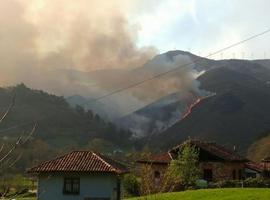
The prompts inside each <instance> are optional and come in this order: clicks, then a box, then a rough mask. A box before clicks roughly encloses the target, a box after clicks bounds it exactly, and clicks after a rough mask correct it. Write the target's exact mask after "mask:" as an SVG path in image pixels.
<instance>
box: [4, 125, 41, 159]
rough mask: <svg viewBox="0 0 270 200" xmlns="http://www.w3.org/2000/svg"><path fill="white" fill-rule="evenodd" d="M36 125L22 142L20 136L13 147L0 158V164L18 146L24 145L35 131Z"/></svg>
mask: <svg viewBox="0 0 270 200" xmlns="http://www.w3.org/2000/svg"><path fill="white" fill-rule="evenodd" d="M36 127H37V124H35V125H34V126H33V128H32V130H31V132H30V133H29V134H28V135H27V137H26V139H25V140H24V141H22V136H20V137H19V138H18V139H17V141H16V142H15V144H14V146H13V147H12V148H11V149H10V150H9V151H8V152H7V153H6V154H5V155H4V156H3V157H2V158H0V164H1V163H2V162H3V161H4V160H6V159H7V158H8V157H9V156H10V155H11V154H12V152H13V151H14V150H15V149H16V148H18V147H19V146H22V145H24V144H25V143H26V142H27V141H28V140H29V139H30V138H31V137H32V135H33V134H34V132H35V130H36Z"/></svg>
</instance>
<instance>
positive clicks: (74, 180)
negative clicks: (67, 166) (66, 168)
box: [63, 177, 80, 195]
mask: <svg viewBox="0 0 270 200" xmlns="http://www.w3.org/2000/svg"><path fill="white" fill-rule="evenodd" d="M68 181H70V184H71V185H70V187H71V191H68V190H67V182H68ZM75 184H76V185H77V189H76V190H75V188H76V187H75V186H74V185H75ZM63 194H65V195H80V178H79V177H64V186H63Z"/></svg>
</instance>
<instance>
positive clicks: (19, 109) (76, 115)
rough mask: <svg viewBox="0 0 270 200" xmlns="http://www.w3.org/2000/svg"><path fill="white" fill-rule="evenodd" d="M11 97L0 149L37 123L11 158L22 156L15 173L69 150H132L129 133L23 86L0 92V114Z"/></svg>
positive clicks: (87, 112) (109, 151) (2, 130)
mask: <svg viewBox="0 0 270 200" xmlns="http://www.w3.org/2000/svg"><path fill="white" fill-rule="evenodd" d="M14 95H16V96H15V105H14V107H13V109H12V110H11V112H10V114H9V115H8V117H7V118H6V120H5V121H4V122H3V123H1V125H0V145H2V144H5V151H8V149H9V148H11V146H12V145H14V143H15V141H16V140H17V138H18V137H19V136H23V137H26V136H27V134H28V133H29V132H30V130H31V129H32V127H33V126H34V124H35V123H37V129H36V131H35V133H34V135H33V136H32V138H31V139H30V140H29V141H28V142H27V143H26V144H25V145H24V146H23V147H21V148H20V149H17V151H16V152H15V155H14V157H16V153H17V155H20V154H22V158H21V159H20V160H19V162H18V163H17V166H15V168H16V169H20V170H21V171H24V170H25V169H26V168H27V167H30V166H31V165H32V164H33V163H36V162H38V161H40V160H44V159H48V158H51V157H53V156H55V155H56V154H61V153H64V152H65V151H68V150H71V149H88V150H96V151H100V152H104V153H112V152H113V151H114V150H119V149H123V150H126V149H129V148H132V146H131V145H130V140H129V137H130V133H129V132H126V131H123V130H119V129H117V128H116V127H115V126H114V124H112V123H110V122H106V121H104V120H103V119H101V118H100V117H99V116H98V115H96V114H94V113H93V112H91V111H90V110H88V111H85V110H84V109H83V108H82V107H79V106H77V107H75V108H73V107H71V106H70V105H69V104H68V103H67V102H66V100H65V99H64V98H63V97H59V96H55V95H51V94H48V93H46V92H43V91H40V90H32V89H30V88H27V87H26V86H25V85H24V84H20V85H18V86H16V87H9V88H0V113H4V112H5V110H6V109H7V107H8V106H9V104H10V103H11V100H12V98H13V96H14ZM1 153H4V151H3V152H1Z"/></svg>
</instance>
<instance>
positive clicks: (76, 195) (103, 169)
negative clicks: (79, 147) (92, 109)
mask: <svg viewBox="0 0 270 200" xmlns="http://www.w3.org/2000/svg"><path fill="white" fill-rule="evenodd" d="M28 172H29V173H33V174H36V175H37V176H38V194H37V196H38V200H69V199H72V200H119V199H120V196H121V194H120V192H121V182H120V181H121V179H120V178H121V175H122V174H124V173H126V172H127V169H126V168H125V167H124V166H123V165H122V164H120V163H118V162H116V161H114V160H112V159H109V158H107V157H105V156H103V155H100V154H96V153H93V152H89V151H73V152H71V153H68V154H66V155H63V156H61V157H58V158H55V159H53V160H50V161H46V162H42V163H40V164H39V165H37V166H35V167H33V168H31V169H30V170H29V171H28Z"/></svg>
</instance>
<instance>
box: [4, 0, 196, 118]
mask: <svg viewBox="0 0 270 200" xmlns="http://www.w3.org/2000/svg"><path fill="white" fill-rule="evenodd" d="M140 2H141V3H142V2H143V1H140V0H138V1H126V0H110V1H101V0H76V1H74V0H27V1H25V0H3V1H0V86H7V85H14V84H17V83H20V82H24V83H25V84H26V85H28V86H30V87H33V88H36V89H42V90H45V91H48V92H51V93H55V94H58V95H66V96H69V95H74V94H79V95H82V96H85V97H90V98H95V97H96V96H100V95H103V94H106V93H109V92H111V91H114V90H116V89H118V88H123V87H126V86H128V85H130V84H133V83H136V82H138V81H139V82H140V81H141V80H144V79H147V78H149V77H152V76H153V75H155V74H158V73H162V72H164V71H167V70H170V69H173V68H176V67H178V66H180V65H184V64H186V63H189V62H190V60H189V58H188V57H187V56H177V57H173V59H172V60H169V61H168V59H167V58H165V57H162V56H156V57H155V58H154V59H152V58H153V57H154V56H155V55H156V54H157V50H156V49H155V48H154V47H143V48H138V47H137V46H136V43H137V33H138V25H132V24H130V23H129V21H128V13H129V12H131V11H132V9H134V7H136V6H137V5H136V4H140ZM151 59H152V60H151ZM149 60H151V61H150V62H147V61H149ZM145 63H146V64H145ZM141 66H143V67H141ZM196 76H197V72H196V71H194V70H193V67H192V66H189V67H187V68H185V69H181V70H179V71H175V73H170V74H168V75H166V76H163V77H161V78H159V79H155V80H153V81H149V82H146V83H144V84H143V85H140V86H138V87H135V88H132V89H130V90H128V91H125V92H122V93H120V94H118V95H115V96H112V97H110V98H108V99H105V100H103V102H102V103H105V104H108V105H113V106H112V107H113V108H114V109H116V110H118V111H119V113H120V115H121V114H124V113H127V112H131V111H133V110H136V109H138V107H142V106H144V105H146V104H148V103H150V102H153V101H155V100H156V99H158V98H160V97H162V96H165V95H167V94H170V93H172V92H176V91H179V90H180V91H182V93H183V94H184V93H185V92H189V91H190V90H192V91H195V90H198V82H196V81H194V80H195V78H196ZM112 102H113V103H112ZM113 112H115V111H113Z"/></svg>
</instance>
